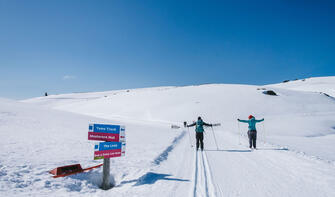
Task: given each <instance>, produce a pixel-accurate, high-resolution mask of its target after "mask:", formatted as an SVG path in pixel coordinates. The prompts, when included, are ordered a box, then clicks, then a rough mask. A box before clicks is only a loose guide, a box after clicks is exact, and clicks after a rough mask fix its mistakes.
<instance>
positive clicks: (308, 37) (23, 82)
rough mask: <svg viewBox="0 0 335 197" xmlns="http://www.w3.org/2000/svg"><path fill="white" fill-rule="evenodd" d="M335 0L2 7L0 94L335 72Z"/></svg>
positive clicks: (257, 80)
mask: <svg viewBox="0 0 335 197" xmlns="http://www.w3.org/2000/svg"><path fill="white" fill-rule="evenodd" d="M334 10H335V1H331V0H330V1H325V0H319V1H317V0H315V1H312V0H305V1H303V0H273V1H269V0H264V1H258V0H253V1H247V0H246V1H240V0H234V1H233V0H232V1H224V0H220V1H211V0H209V1H205V0H204V1H194V0H193V1H182V0H176V1H174V0H168V1H159V0H158V1H157V0H153V1H147V0H137V1H127V0H106V1H102V0H99V1H93V0H91V1H88V0H64V1H61V0H53V1H52V0H41V1H35V0H29V1H28V0H20V1H17V0H0V74H1V75H0V97H6V98H14V99H23V98H29V97H36V96H41V95H42V94H44V92H48V93H49V94H59V93H70V92H87V91H104V90H115V89H128V88H140V87H152V86H166V85H176V86H183V85H196V84H204V83H239V84H269V83H277V82H281V81H283V80H285V79H295V78H305V77H312V76H330V75H335V11H334Z"/></svg>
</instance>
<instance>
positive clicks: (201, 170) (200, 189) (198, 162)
mask: <svg viewBox="0 0 335 197" xmlns="http://www.w3.org/2000/svg"><path fill="white" fill-rule="evenodd" d="M194 158H195V164H194V178H193V180H194V186H193V192H192V195H191V196H193V197H211V196H216V192H215V186H214V184H213V179H212V172H211V170H210V167H209V162H208V159H207V155H206V152H205V151H196V152H195V154H194Z"/></svg>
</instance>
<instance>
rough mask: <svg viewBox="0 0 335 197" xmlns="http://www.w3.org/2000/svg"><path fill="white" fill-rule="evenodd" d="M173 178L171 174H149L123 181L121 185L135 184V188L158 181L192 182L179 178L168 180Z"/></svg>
mask: <svg viewBox="0 0 335 197" xmlns="http://www.w3.org/2000/svg"><path fill="white" fill-rule="evenodd" d="M169 176H171V174H158V173H154V172H148V173H146V174H145V175H143V176H141V177H140V178H138V179H134V180H129V181H122V182H121V185H123V184H127V183H135V184H134V185H133V186H140V185H147V184H148V185H152V184H155V183H156V182H157V181H158V180H164V181H182V182H188V181H190V180H187V179H177V178H168V177H169Z"/></svg>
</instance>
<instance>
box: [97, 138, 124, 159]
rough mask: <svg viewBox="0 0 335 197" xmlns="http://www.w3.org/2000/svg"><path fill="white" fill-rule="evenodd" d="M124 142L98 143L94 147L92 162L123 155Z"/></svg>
mask: <svg viewBox="0 0 335 197" xmlns="http://www.w3.org/2000/svg"><path fill="white" fill-rule="evenodd" d="M125 151H126V143H125V142H100V143H98V144H96V145H95V146H94V160H97V159H105V158H112V157H121V156H124V155H125Z"/></svg>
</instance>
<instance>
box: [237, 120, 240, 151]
mask: <svg viewBox="0 0 335 197" xmlns="http://www.w3.org/2000/svg"><path fill="white" fill-rule="evenodd" d="M237 127H238V144H239V145H241V130H240V122H238V121H237Z"/></svg>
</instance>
